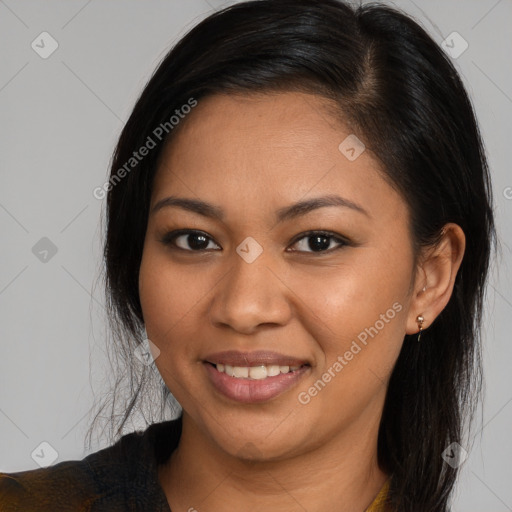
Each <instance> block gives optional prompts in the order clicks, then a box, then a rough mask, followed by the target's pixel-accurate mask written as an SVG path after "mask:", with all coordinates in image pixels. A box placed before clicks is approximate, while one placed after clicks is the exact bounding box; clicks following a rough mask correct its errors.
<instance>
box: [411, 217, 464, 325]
mask: <svg viewBox="0 0 512 512" xmlns="http://www.w3.org/2000/svg"><path fill="white" fill-rule="evenodd" d="M441 233H442V235H441V239H440V241H439V243H438V244H436V245H435V246H433V247H428V248H426V249H424V251H423V252H422V254H421V255H420V257H419V259H418V265H417V268H416V276H415V281H414V287H413V293H412V298H411V305H410V308H409V312H408V317H407V328H406V333H407V334H415V333H417V332H419V326H418V322H417V320H416V318H417V317H418V315H421V316H422V317H423V318H424V319H425V320H424V322H423V329H427V328H428V327H429V326H430V325H432V322H433V321H434V320H435V319H436V317H437V316H438V315H439V313H441V311H442V310H443V309H444V308H445V306H446V304H448V301H449V300H450V297H451V295H452V292H453V286H454V284H455V277H456V276H457V272H458V270H459V267H460V264H461V262H462V257H463V256H464V250H465V248H466V237H465V235H464V231H462V228H461V227H460V226H459V225H458V224H454V223H451V222H450V223H448V224H445V226H444V227H443V230H442V232H441Z"/></svg>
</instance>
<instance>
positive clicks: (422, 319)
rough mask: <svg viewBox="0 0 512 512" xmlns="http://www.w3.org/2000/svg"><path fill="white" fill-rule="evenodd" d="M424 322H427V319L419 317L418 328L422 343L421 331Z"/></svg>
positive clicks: (417, 319)
mask: <svg viewBox="0 0 512 512" xmlns="http://www.w3.org/2000/svg"><path fill="white" fill-rule="evenodd" d="M424 321H425V319H424V318H423V317H422V316H421V315H418V316H417V317H416V322H418V327H419V328H420V330H419V333H418V341H420V338H421V331H422V330H423V322H424Z"/></svg>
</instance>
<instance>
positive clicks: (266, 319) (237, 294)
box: [210, 251, 291, 334]
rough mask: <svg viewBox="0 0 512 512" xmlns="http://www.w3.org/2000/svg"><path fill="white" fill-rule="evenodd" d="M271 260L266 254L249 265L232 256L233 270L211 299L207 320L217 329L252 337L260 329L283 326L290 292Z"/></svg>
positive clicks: (223, 279)
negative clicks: (230, 330)
mask: <svg viewBox="0 0 512 512" xmlns="http://www.w3.org/2000/svg"><path fill="white" fill-rule="evenodd" d="M270 260H271V256H267V255H265V251H264V252H263V253H262V254H261V255H260V256H259V257H258V258H257V259H256V260H255V261H253V262H252V263H248V262H247V261H245V260H244V259H243V258H241V257H240V256H239V255H238V254H236V253H235V254H234V255H233V264H232V267H231V269H230V270H229V271H228V272H227V274H226V275H225V276H224V277H223V278H222V279H221V281H220V282H219V283H218V285H217V286H216V293H214V295H213V298H212V303H211V308H210V315H211V316H210V317H211V322H212V323H213V324H214V325H215V326H216V327H224V328H225V327H226V326H227V327H230V328H231V329H233V330H235V331H237V332H239V333H243V334H252V333H254V332H256V331H257V330H258V329H261V327H262V326H269V325H272V326H274V327H275V326H283V325H285V324H286V323H287V322H288V321H289V320H290V317H291V306H290V300H289V294H290V293H291V291H290V289H289V288H288V287H287V286H286V283H285V279H284V275H283V273H282V272H279V271H278V270H277V267H278V265H272V262H271V261H270ZM280 274H281V275H280Z"/></svg>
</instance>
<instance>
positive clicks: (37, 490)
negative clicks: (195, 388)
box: [0, 421, 181, 512]
mask: <svg viewBox="0 0 512 512" xmlns="http://www.w3.org/2000/svg"><path fill="white" fill-rule="evenodd" d="M180 426H181V425H180V424H179V422H178V421H166V422H162V423H155V424H153V425H150V426H149V427H148V428H147V429H146V430H145V431H142V432H141V431H139V432H133V433H131V434H127V435H124V436H123V437H121V438H120V439H119V440H118V441H117V442H116V443H115V444H113V445H112V446H109V447H108V448H104V449H103V450H100V451H97V452H94V453H92V454H90V455H88V456H87V457H85V458H84V459H82V460H71V461H64V462H60V463H58V464H55V465H53V466H50V467H47V468H40V469H33V470H29V471H21V472H16V473H0V510H1V511H2V512H14V511H23V512H32V511H34V512H35V511H37V512H46V511H48V512H50V511H51V512H59V511H64V510H66V511H69V510H73V511H76V512H86V511H87V512H89V511H91V512H93V511H94V512H96V511H103V510H105V511H107V510H108V511H109V512H115V511H117V510H119V511H121V510H123V511H124V510H139V508H136V506H135V505H133V503H135V502H136V503H142V504H144V503H145V504H146V505H150V508H149V509H151V507H152V506H153V505H154V504H155V503H160V504H162V505H163V501H162V498H163V496H164V495H163V491H162V490H161V488H160V487H159V484H158V482H157V477H156V466H157V464H158V463H160V462H163V461H164V460H166V459H167V457H168V456H169V455H170V453H171V452H172V450H174V448H175V447H176V446H177V443H178V440H179V435H180V432H181V429H180ZM129 503H131V505H129ZM140 510H144V508H140ZM154 510H156V508H155V509H154ZM162 510H165V508H162Z"/></svg>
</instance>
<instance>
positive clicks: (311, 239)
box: [292, 231, 349, 253]
mask: <svg viewBox="0 0 512 512" xmlns="http://www.w3.org/2000/svg"><path fill="white" fill-rule="evenodd" d="M303 240H304V241H303ZM333 241H334V242H335V243H336V244H338V246H337V247H331V243H332V242H333ZM296 244H297V245H299V249H298V251H299V252H313V253H319V252H332V251H333V250H337V249H341V247H344V246H346V245H349V242H348V241H347V240H345V239H343V238H341V237H339V236H338V235H336V234H335V233H330V232H328V231H307V232H306V233H302V234H301V235H300V237H299V238H297V239H296V241H295V242H294V245H296ZM307 249H310V250H309V251H308V250H307ZM292 252H296V250H295V249H292Z"/></svg>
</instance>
